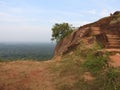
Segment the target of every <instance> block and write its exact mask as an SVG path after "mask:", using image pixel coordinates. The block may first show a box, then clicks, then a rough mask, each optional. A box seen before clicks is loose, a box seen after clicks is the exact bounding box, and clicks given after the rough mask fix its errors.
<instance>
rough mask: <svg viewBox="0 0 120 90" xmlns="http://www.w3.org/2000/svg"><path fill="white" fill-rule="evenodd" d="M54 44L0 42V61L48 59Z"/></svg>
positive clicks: (51, 54) (51, 55)
mask: <svg viewBox="0 0 120 90" xmlns="http://www.w3.org/2000/svg"><path fill="white" fill-rule="evenodd" d="M54 46H55V45H54V44H50V43H41V44H32V43H28V44H0V61H12V60H38V61H39V60H40V61H41V60H49V59H51V58H52V57H53V51H54Z"/></svg>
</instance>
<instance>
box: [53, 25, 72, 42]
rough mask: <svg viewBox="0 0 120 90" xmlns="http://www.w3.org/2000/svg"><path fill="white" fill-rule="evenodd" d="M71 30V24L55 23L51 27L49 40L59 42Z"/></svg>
mask: <svg viewBox="0 0 120 90" xmlns="http://www.w3.org/2000/svg"><path fill="white" fill-rule="evenodd" d="M72 31H73V27H72V25H70V24H68V23H56V24H55V25H54V26H53V28H52V38H51V40H53V41H56V42H59V41H60V40H61V39H63V38H64V37H66V36H67V35H68V34H70V33H71V32H72Z"/></svg>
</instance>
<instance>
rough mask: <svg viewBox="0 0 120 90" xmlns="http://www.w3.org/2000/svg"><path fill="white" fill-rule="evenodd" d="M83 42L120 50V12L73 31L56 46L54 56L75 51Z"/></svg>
mask: <svg viewBox="0 0 120 90" xmlns="http://www.w3.org/2000/svg"><path fill="white" fill-rule="evenodd" d="M81 40H83V41H84V42H85V43H86V44H91V43H93V42H94V41H97V42H99V43H101V44H102V45H103V46H104V47H105V48H120V11H116V12H115V13H114V14H112V15H110V16H108V17H104V18H102V19H100V20H98V21H96V22H94V23H90V24H87V25H84V26H81V27H80V28H78V30H75V31H73V32H72V33H71V34H70V35H69V36H67V37H65V38H64V39H63V40H61V41H60V42H59V43H58V44H57V45H56V48H55V53H54V56H55V57H56V56H61V55H63V54H66V53H68V52H70V51H72V50H74V49H75V48H76V47H77V46H78V45H79V44H80V42H81Z"/></svg>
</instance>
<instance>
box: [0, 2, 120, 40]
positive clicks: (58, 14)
mask: <svg viewBox="0 0 120 90" xmlns="http://www.w3.org/2000/svg"><path fill="white" fill-rule="evenodd" d="M116 10H120V0H0V42H50V38H51V28H52V26H53V25H54V24H55V23H62V22H68V23H70V24H72V25H73V26H76V27H79V26H80V25H83V24H86V23H89V22H93V21H96V20H98V19H99V18H101V17H104V16H107V15H109V14H110V13H111V12H112V13H113V12H114V11H116Z"/></svg>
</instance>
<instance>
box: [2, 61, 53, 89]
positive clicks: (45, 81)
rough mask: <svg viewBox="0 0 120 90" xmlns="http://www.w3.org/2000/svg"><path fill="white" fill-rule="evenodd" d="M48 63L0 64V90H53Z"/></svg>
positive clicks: (21, 62)
mask: <svg viewBox="0 0 120 90" xmlns="http://www.w3.org/2000/svg"><path fill="white" fill-rule="evenodd" d="M49 64H50V62H37V61H13V62H1V63H0V90H54V84H53V82H52V74H50V73H49V71H48V69H47V68H48V65H49Z"/></svg>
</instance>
